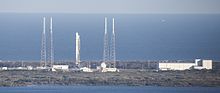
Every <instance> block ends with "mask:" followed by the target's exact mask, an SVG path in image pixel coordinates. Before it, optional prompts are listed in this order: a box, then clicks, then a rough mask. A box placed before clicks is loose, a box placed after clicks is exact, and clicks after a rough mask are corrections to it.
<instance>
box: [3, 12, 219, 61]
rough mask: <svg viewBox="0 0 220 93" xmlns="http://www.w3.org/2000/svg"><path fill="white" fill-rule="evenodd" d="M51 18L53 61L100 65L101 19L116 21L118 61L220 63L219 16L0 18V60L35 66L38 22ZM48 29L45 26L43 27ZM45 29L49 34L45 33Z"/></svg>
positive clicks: (21, 15)
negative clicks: (78, 41)
mask: <svg viewBox="0 0 220 93" xmlns="http://www.w3.org/2000/svg"><path fill="white" fill-rule="evenodd" d="M43 16H46V17H50V16H52V17H53V22H54V24H53V26H54V28H53V31H54V49H55V60H74V59H75V34H74V33H75V32H79V34H80V35H81V59H82V60H101V59H102V53H103V34H104V17H105V16H107V17H108V18H109V21H108V24H109V28H108V29H109V33H110V31H111V28H110V27H111V20H110V19H111V18H112V17H114V18H115V31H116V56H117V59H118V60H163V59H167V60H169V59H171V60H172V59H195V58H202V59H213V60H220V15H219V14H56V13H54V14H38V13H33V14H31V13H30V14H27V13H0V60H39V59H40V46H41V44H40V43H41V32H42V29H43V28H42V17H43ZM47 25H48V24H47ZM48 29H49V28H48Z"/></svg>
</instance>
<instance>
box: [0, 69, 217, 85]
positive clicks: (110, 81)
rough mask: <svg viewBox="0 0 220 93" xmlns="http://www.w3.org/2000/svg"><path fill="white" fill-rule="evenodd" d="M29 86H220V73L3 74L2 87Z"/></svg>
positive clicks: (129, 71)
mask: <svg viewBox="0 0 220 93" xmlns="http://www.w3.org/2000/svg"><path fill="white" fill-rule="evenodd" d="M28 85H127V86H220V72H219V71H208V70H202V71H197V70H194V71H163V72H162V71H144V70H137V69H123V70H120V72H116V73H101V72H92V73H85V72H51V71H0V86H28Z"/></svg>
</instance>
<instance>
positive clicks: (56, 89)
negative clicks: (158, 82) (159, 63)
mask: <svg viewBox="0 0 220 93" xmlns="http://www.w3.org/2000/svg"><path fill="white" fill-rule="evenodd" d="M219 91H220V88H219V87H156V86H133V87H132V86H29V87H0V93H219Z"/></svg>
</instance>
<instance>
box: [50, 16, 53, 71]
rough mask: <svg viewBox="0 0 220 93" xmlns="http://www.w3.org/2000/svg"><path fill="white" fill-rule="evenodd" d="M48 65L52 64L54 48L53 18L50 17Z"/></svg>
mask: <svg viewBox="0 0 220 93" xmlns="http://www.w3.org/2000/svg"><path fill="white" fill-rule="evenodd" d="M49 30H50V66H51V67H52V66H53V64H54V49H53V19H52V17H51V18H50V29H49Z"/></svg>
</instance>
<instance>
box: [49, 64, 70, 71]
mask: <svg viewBox="0 0 220 93" xmlns="http://www.w3.org/2000/svg"><path fill="white" fill-rule="evenodd" d="M52 71H69V65H53V66H52Z"/></svg>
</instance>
